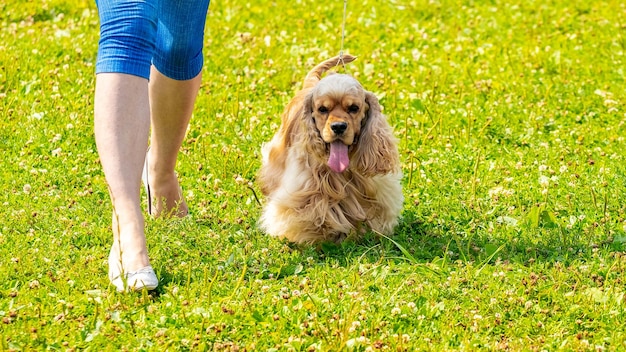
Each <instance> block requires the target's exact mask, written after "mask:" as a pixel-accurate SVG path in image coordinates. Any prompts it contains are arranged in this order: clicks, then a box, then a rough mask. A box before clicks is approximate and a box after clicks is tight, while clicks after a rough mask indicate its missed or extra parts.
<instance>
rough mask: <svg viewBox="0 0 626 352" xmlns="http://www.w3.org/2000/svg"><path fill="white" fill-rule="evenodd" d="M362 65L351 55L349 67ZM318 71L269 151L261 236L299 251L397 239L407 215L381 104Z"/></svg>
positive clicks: (323, 67) (322, 67)
mask: <svg viewBox="0 0 626 352" xmlns="http://www.w3.org/2000/svg"><path fill="white" fill-rule="evenodd" d="M355 59H356V58H355V57H354V56H351V55H344V56H343V61H344V62H345V63H349V62H352V61H353V60H355ZM339 63H340V59H339V57H335V58H332V59H329V60H326V61H324V62H322V63H321V64H319V65H317V66H316V67H315V68H313V69H312V70H311V71H310V72H309V74H308V75H307V76H306V78H305V80H304V86H303V89H302V90H300V91H299V92H298V93H297V94H296V96H295V97H294V98H293V99H292V100H291V102H290V103H289V104H288V105H287V107H286V108H285V111H284V112H283V115H282V122H281V126H280V128H279V130H278V132H277V133H276V134H275V135H274V137H273V138H272V140H271V141H270V142H268V143H266V144H264V145H263V148H262V155H263V162H262V166H261V169H260V170H259V173H258V178H257V179H258V182H259V184H260V186H261V190H262V192H263V194H264V195H265V196H266V203H265V206H264V208H263V213H262V215H261V219H260V226H261V228H262V229H263V230H264V231H265V232H267V233H268V234H270V235H272V236H277V237H283V238H286V239H287V240H289V241H292V242H297V243H313V242H318V241H326V240H331V241H336V242H339V241H341V240H343V239H344V238H345V237H346V236H348V235H350V234H357V235H358V234H360V233H361V232H363V231H366V230H368V229H373V230H375V231H378V232H381V233H383V234H386V235H391V234H392V233H393V230H394V228H395V226H396V225H397V224H398V217H399V215H400V212H401V211H402V206H403V201H404V198H403V195H402V185H401V178H402V172H401V170H400V162H399V155H398V148H397V142H396V139H395V137H394V136H393V131H392V129H391V127H390V126H389V124H388V123H387V120H386V118H385V116H384V115H383V114H382V112H381V107H380V105H379V103H378V99H377V98H376V96H375V95H374V94H373V93H371V92H368V91H366V90H364V89H363V87H362V86H361V84H360V83H359V82H358V81H357V80H356V79H354V78H353V77H351V76H349V75H346V74H337V73H329V74H328V75H327V76H326V77H324V78H323V79H322V78H321V76H322V74H323V73H324V72H326V71H327V70H329V69H330V68H332V67H334V66H337V64H339Z"/></svg>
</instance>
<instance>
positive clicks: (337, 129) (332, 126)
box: [330, 122, 348, 134]
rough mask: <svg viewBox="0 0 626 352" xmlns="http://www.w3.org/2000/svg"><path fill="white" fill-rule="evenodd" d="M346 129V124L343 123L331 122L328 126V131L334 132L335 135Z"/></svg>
mask: <svg viewBox="0 0 626 352" xmlns="http://www.w3.org/2000/svg"><path fill="white" fill-rule="evenodd" d="M346 128H348V124H347V123H345V122H333V123H331V124H330V129H331V130H333V132H335V134H343V133H344V132H345V131H346Z"/></svg>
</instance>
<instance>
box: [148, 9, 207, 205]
mask: <svg viewBox="0 0 626 352" xmlns="http://www.w3.org/2000/svg"><path fill="white" fill-rule="evenodd" d="M208 6H209V1H208V0H201V1H200V0H186V1H182V0H181V1H161V2H160V4H159V10H158V12H159V14H160V16H159V23H158V30H157V43H156V52H155V56H154V59H153V63H154V66H152V69H151V75H150V110H151V125H152V129H151V137H150V150H149V152H148V155H147V160H148V176H149V180H148V183H149V185H150V191H151V195H152V198H153V202H152V205H153V207H152V208H153V210H152V215H154V216H160V215H173V216H180V217H182V216H185V215H187V212H188V208H187V204H186V203H185V201H184V199H183V196H182V193H181V189H180V186H179V184H178V179H177V177H176V174H175V172H174V169H175V166H176V160H177V157H178V151H179V149H180V147H181V145H182V142H183V139H184V137H185V133H186V131H187V126H188V124H189V120H190V119H191V115H192V113H193V107H194V103H195V100H196V96H197V94H198V90H199V89H200V83H201V80H202V77H201V72H200V71H201V68H202V62H203V60H202V47H203V34H204V24H205V21H206V13H207V10H208Z"/></svg>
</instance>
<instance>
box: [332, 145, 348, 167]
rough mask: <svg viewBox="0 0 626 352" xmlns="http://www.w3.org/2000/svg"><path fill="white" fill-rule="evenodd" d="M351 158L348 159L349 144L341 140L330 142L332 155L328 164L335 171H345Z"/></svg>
mask: <svg viewBox="0 0 626 352" xmlns="http://www.w3.org/2000/svg"><path fill="white" fill-rule="evenodd" d="M349 164H350V160H349V159H348V146H347V145H345V144H343V143H342V142H340V141H335V142H332V143H331V144H330V157H328V166H330V169H331V170H333V171H334V172H344V171H345V170H346V169H347V168H348V165H349Z"/></svg>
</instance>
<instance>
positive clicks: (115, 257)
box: [109, 248, 159, 292]
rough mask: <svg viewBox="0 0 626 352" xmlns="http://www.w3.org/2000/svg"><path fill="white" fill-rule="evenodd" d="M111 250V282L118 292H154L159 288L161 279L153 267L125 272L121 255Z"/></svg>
mask: <svg viewBox="0 0 626 352" xmlns="http://www.w3.org/2000/svg"><path fill="white" fill-rule="evenodd" d="M115 252H116V251H115V249H113V248H111V253H109V280H110V281H111V283H112V284H113V286H115V288H116V289H117V291H118V292H125V291H142V290H148V291H149V290H154V289H155V288H157V286H159V279H157V277H156V274H155V273H154V270H153V269H152V267H151V266H149V265H148V266H144V267H142V268H140V269H138V270H134V271H125V270H124V269H123V268H122V263H121V262H120V261H119V254H116V253H115Z"/></svg>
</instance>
